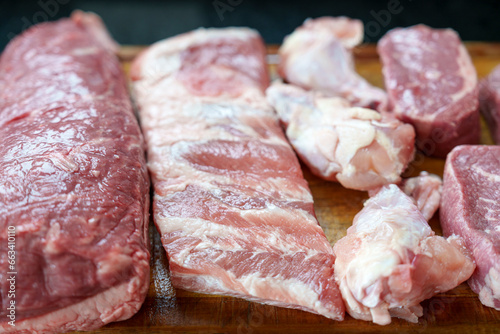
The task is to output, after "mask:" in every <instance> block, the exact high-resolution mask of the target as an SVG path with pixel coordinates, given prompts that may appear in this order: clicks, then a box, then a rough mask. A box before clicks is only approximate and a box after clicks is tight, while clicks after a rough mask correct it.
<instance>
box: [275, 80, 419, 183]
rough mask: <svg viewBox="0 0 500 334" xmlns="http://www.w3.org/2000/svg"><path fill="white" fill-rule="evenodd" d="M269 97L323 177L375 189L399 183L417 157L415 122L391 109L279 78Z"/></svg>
mask: <svg viewBox="0 0 500 334" xmlns="http://www.w3.org/2000/svg"><path fill="white" fill-rule="evenodd" d="M267 97H268V100H269V101H270V103H271V104H272V105H273V106H274V107H275V109H276V111H277V112H278V114H279V117H280V119H281V122H282V123H283V125H284V126H285V128H286V135H287V137H288V139H289V140H290V142H291V144H292V145H293V147H294V148H295V151H296V152H297V154H298V155H299V156H300V157H301V159H302V160H303V161H304V162H305V163H306V164H307V165H308V166H309V168H310V169H311V171H312V172H313V173H314V174H316V175H318V176H320V177H322V178H324V179H327V180H332V181H338V182H340V183H341V184H342V185H343V186H344V187H346V188H351V189H358V190H370V189H374V188H377V187H380V186H382V185H384V184H389V183H397V182H399V181H400V180H401V177H400V174H401V173H402V172H403V171H404V170H405V168H406V166H407V165H408V163H409V162H410V161H411V160H412V159H413V153H414V137H415V132H414V130H413V127H412V126H411V125H408V124H403V123H402V122H400V121H398V120H397V119H395V118H394V117H392V116H391V115H389V114H387V113H384V114H382V115H381V114H379V113H378V112H376V111H373V110H371V109H364V108H359V107H351V106H350V105H349V103H348V102H347V101H346V100H344V99H342V98H338V97H334V98H331V97H323V96H322V94H321V93H316V92H307V91H304V90H302V89H301V88H298V87H295V86H293V85H285V84H280V83H276V84H273V85H272V86H271V87H270V88H269V89H268V90H267Z"/></svg>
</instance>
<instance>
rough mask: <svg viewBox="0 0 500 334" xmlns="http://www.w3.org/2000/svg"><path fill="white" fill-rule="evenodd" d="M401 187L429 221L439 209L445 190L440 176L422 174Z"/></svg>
mask: <svg viewBox="0 0 500 334" xmlns="http://www.w3.org/2000/svg"><path fill="white" fill-rule="evenodd" d="M399 187H400V188H401V190H403V192H404V193H405V194H406V195H408V196H410V197H411V198H413V199H414V200H415V202H416V204H417V207H418V209H419V210H420V212H422V215H424V217H425V219H426V220H427V221H429V220H430V219H431V218H432V216H434V213H436V211H437V209H439V202H440V201H441V192H442V190H443V180H441V178H440V177H439V176H437V175H434V174H429V173H427V172H421V173H420V175H419V176H416V177H410V178H408V179H405V180H403V181H402V182H401V184H400V186H399Z"/></svg>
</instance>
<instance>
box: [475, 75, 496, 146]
mask: <svg viewBox="0 0 500 334" xmlns="http://www.w3.org/2000/svg"><path fill="white" fill-rule="evenodd" d="M479 105H480V108H481V113H482V114H483V116H484V118H485V119H486V123H487V124H488V127H489V129H490V132H491V137H492V138H493V141H494V142H495V143H496V144H497V145H500V65H499V66H497V67H496V68H495V69H494V70H493V71H492V72H491V73H490V75H488V76H487V77H486V78H485V79H483V80H482V81H481V83H480V85H479Z"/></svg>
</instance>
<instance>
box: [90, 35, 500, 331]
mask: <svg viewBox="0 0 500 334" xmlns="http://www.w3.org/2000/svg"><path fill="white" fill-rule="evenodd" d="M466 46H467V49H468V50H469V53H470V54H471V56H472V58H473V61H474V65H475V66H476V69H477V72H478V76H479V77H480V78H482V77H484V76H485V75H487V74H488V73H490V71H491V70H492V69H493V67H495V66H496V65H497V64H500V44H491V43H478V42H471V43H466ZM142 48H143V47H138V46H129V47H123V48H122V50H121V53H120V58H121V60H122V62H123V64H124V68H125V70H126V71H128V69H129V66H130V61H131V60H132V59H133V58H134V57H135V56H136V55H137V54H138V53H139V52H140V50H141V49H142ZM276 50H277V47H276V46H269V47H268V51H269V54H270V56H269V61H270V70H271V73H272V75H273V76H275V66H274V65H273V62H275V61H276V57H275V56H273V54H275V53H276ZM355 57H356V67H357V70H358V71H359V73H360V74H361V75H362V76H363V77H365V78H366V79H367V80H368V81H370V82H371V83H373V84H375V85H377V86H380V87H383V78H382V74H381V65H380V62H379V59H378V55H377V52H376V48H375V46H374V45H363V46H360V47H358V48H357V49H356V50H355ZM482 127H483V129H482V130H483V132H482V143H483V144H491V143H492V141H491V137H490V136H489V133H488V132H487V130H486V126H485V124H484V121H483V124H482ZM443 167H444V160H440V159H435V158H429V157H425V156H423V155H420V154H418V155H417V157H416V159H415V161H414V162H413V163H412V165H411V166H410V167H409V168H408V170H407V171H406V173H405V176H411V175H417V174H418V173H419V172H420V171H422V170H426V171H429V172H431V173H434V174H438V175H440V176H442V173H443ZM303 171H304V175H305V177H306V179H307V180H308V181H309V186H310V187H311V190H312V193H313V196H314V202H315V210H316V215H317V217H318V220H319V222H320V224H321V226H322V227H323V230H324V231H325V233H326V235H327V237H328V240H329V241H330V243H331V244H332V245H333V244H334V243H335V242H336V241H337V240H338V239H340V238H342V237H343V236H344V235H345V233H346V229H347V228H348V227H349V226H350V225H351V223H352V219H353V217H354V215H355V214H356V213H357V212H359V211H360V210H361V208H362V206H363V201H364V200H366V199H367V194H366V193H365V192H360V191H354V190H348V189H344V188H343V187H341V186H340V185H339V184H337V183H333V182H327V181H323V180H321V179H319V178H317V177H314V176H313V175H311V173H310V172H309V170H308V169H307V168H305V167H303ZM431 226H432V228H433V229H434V231H436V233H438V234H441V229H440V226H439V219H438V218H437V215H436V216H435V217H434V218H433V219H432V220H431ZM150 236H151V244H152V245H151V283H150V289H149V293H148V297H147V299H146V301H145V302H144V305H143V306H142V308H141V310H140V311H139V312H138V313H137V314H136V315H135V316H134V317H132V318H131V319H129V320H127V321H122V322H118V323H113V324H110V325H108V326H105V327H103V328H101V329H100V330H98V331H95V332H94V333H168V332H181V333H195V332H202V333H238V334H252V333H378V332H383V333H421V332H425V333H500V311H496V310H494V309H492V308H488V307H485V306H483V305H482V304H481V303H480V302H479V299H478V298H477V296H476V294H475V293H473V292H472V291H471V290H470V288H469V287H468V285H467V284H465V283H464V284H461V285H460V286H458V287H457V288H455V289H453V290H452V291H449V292H446V293H442V294H439V295H437V296H435V297H433V298H431V299H430V300H427V301H424V302H423V303H422V305H423V307H424V316H423V317H421V318H420V320H419V322H418V324H411V323H408V322H406V321H404V320H400V319H393V321H392V323H391V324H390V325H387V326H379V325H375V324H373V323H370V322H365V321H360V320H355V319H353V318H351V317H350V316H349V315H347V314H346V318H345V320H344V321H342V322H336V321H333V320H330V319H327V318H324V317H322V316H319V315H315V314H311V313H307V312H303V311H298V310H291V309H285V308H278V307H272V306H267V305H261V304H257V303H252V302H247V301H245V300H242V299H237V298H231V297H222V296H211V295H201V294H196V293H191V292H187V291H183V290H179V289H174V288H173V287H172V285H171V283H170V279H169V273H168V263H167V259H166V255H165V251H164V249H163V247H162V245H161V242H160V238H159V235H158V233H157V231H156V229H155V227H154V225H153V224H152V223H151V224H150Z"/></svg>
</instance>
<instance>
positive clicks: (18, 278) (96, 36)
mask: <svg viewBox="0 0 500 334" xmlns="http://www.w3.org/2000/svg"><path fill="white" fill-rule="evenodd" d="M114 47H115V44H114V42H113V41H111V40H110V38H109V36H108V35H107V32H106V31H105V30H104V27H103V25H102V22H101V21H100V19H99V18H98V17H97V16H95V15H93V14H87V13H82V12H75V13H74V14H73V15H72V17H71V19H62V20H60V21H57V22H53V23H43V24H40V25H37V26H34V27H32V28H31V29H29V30H28V31H26V32H25V33H23V34H22V35H21V36H19V37H17V38H15V39H14V40H13V41H12V42H11V43H10V44H9V45H8V46H7V48H6V49H5V51H4V52H3V54H2V56H1V58H0V141H1V142H2V144H1V145H0V231H1V233H0V248H1V249H2V250H5V251H2V252H0V305H1V310H0V328H1V331H2V332H4V333H61V332H67V331H74V330H92V329H96V328H98V327H100V326H102V325H104V324H106V323H109V322H112V321H118V320H124V319H127V318H129V317H131V316H132V315H133V314H134V313H135V312H136V311H137V310H138V309H139V308H140V306H141V305H142V302H143V300H144V298H145V296H146V293H147V290H148V287H149V250H148V241H147V227H148V224H147V222H148V212H149V208H148V203H149V191H148V189H149V180H148V174H147V169H146V162H145V157H144V143H143V139H142V135H141V132H140V128H139V126H138V123H137V120H136V119H135V117H134V114H133V111H132V106H131V102H130V98H129V95H128V92H127V87H126V81H125V77H124V75H123V73H122V70H121V66H120V63H119V62H118V60H117V59H116V57H115V56H114V54H113V53H112V52H111V50H112V49H114ZM12 231H14V238H15V241H12V239H11V240H9V239H8V235H9V236H12V235H11V233H9V234H8V232H12ZM8 241H11V242H14V244H15V246H14V247H15V252H16V258H15V265H14V268H11V267H10V266H11V265H12V264H11V263H9V262H8V261H9V259H8V257H7V251H6V250H7V249H8V248H7V246H8ZM8 272H15V273H16V274H14V276H15V295H14V296H12V295H10V294H9V291H10V288H11V286H10V284H9V283H10V282H9V281H7V278H8V277H9V278H10V277H11V276H10V274H7V273H8ZM11 301H14V302H15V308H16V310H15V313H16V314H15V316H16V318H15V323H14V324H15V327H14V326H12V325H11V324H9V323H8V321H10V319H9V318H7V314H10V311H9V310H7V307H9V306H10V305H11V304H10V303H11Z"/></svg>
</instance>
